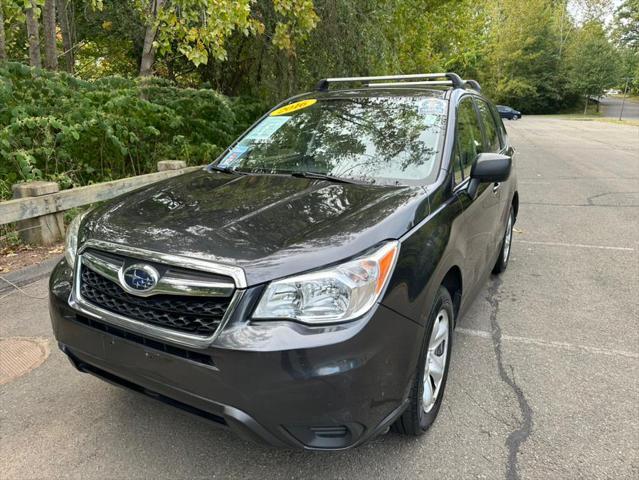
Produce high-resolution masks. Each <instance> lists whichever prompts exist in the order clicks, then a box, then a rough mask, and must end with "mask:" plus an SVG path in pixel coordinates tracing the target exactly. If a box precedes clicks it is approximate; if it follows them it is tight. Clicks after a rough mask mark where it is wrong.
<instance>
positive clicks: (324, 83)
mask: <svg viewBox="0 0 639 480" xmlns="http://www.w3.org/2000/svg"><path fill="white" fill-rule="evenodd" d="M444 78H445V79H446V80H436V79H444ZM384 80H389V81H388V82H384ZM404 80H413V81H410V82H406V81H404ZM353 82H362V83H366V86H367V87H380V86H381V87H388V86H397V85H440V86H441V85H451V86H452V87H453V88H464V81H463V80H462V79H461V78H460V76H459V75H457V74H456V73H452V72H448V73H413V74H409V75H382V76H377V77H340V78H323V79H321V80H320V81H319V82H317V85H316V86H315V89H316V90H318V91H320V92H327V91H328V87H329V85H330V84H332V83H353ZM368 82H373V83H368ZM380 82H381V83H380Z"/></svg>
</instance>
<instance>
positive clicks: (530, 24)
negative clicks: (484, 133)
mask: <svg viewBox="0 0 639 480" xmlns="http://www.w3.org/2000/svg"><path fill="white" fill-rule="evenodd" d="M51 3H55V4H56V6H57V9H58V10H57V20H58V29H57V32H54V33H55V34H56V37H55V38H54V39H53V40H54V41H55V42H57V50H58V53H59V59H60V67H59V68H60V69H65V70H66V71H67V73H56V72H51V71H46V70H42V69H40V68H29V67H27V66H26V64H28V63H31V64H32V65H33V58H32V53H33V49H32V50H29V48H28V47H29V45H30V44H32V46H33V38H32V36H29V35H27V26H28V23H29V22H28V21H26V19H27V17H28V15H27V13H29V12H30V13H31V14H32V15H33V16H34V17H35V18H36V19H37V20H38V22H40V36H41V37H43V36H44V37H46V35H47V32H46V30H45V29H43V28H42V24H43V18H42V17H43V16H44V15H46V12H47V9H46V8H45V7H46V5H47V4H49V5H50V4H51ZM0 14H2V16H1V18H0V26H3V27H4V45H5V48H4V52H5V53H3V51H2V48H1V47H2V35H1V34H2V31H1V30H0V199H2V198H8V197H9V196H10V190H9V188H10V187H9V186H10V185H11V184H12V183H14V182H16V181H23V180H33V179H41V178H42V179H54V180H57V181H59V182H60V183H61V185H62V187H63V188H68V187H70V186H73V185H84V184H87V183H90V182H98V181H103V180H109V179H114V178H119V177H123V176H128V175H135V174H139V173H145V172H149V171H152V170H154V169H155V165H156V162H157V161H158V160H161V159H183V160H186V161H187V162H189V163H190V164H196V163H203V162H207V161H209V160H212V159H213V158H215V157H216V155H218V154H219V153H220V152H221V151H222V150H223V149H224V148H225V147H226V146H227V145H228V144H229V143H230V142H231V141H232V140H233V138H234V137H235V136H236V135H237V134H238V133H240V132H241V131H242V130H243V129H244V128H246V126H248V125H249V124H250V123H251V122H252V121H253V120H255V119H256V118H257V117H258V116H259V115H260V114H261V113H262V112H264V111H265V110H266V109H267V108H268V106H269V105H271V104H273V103H274V102H276V101H279V100H282V99H283V98H286V97H288V96H290V95H292V94H294V93H298V92H301V91H308V90H310V89H312V88H313V86H314V84H315V83H316V82H317V80H318V79H319V78H323V77H327V76H353V75H376V74H389V73H415V72H428V71H455V72H457V73H459V74H460V75H461V76H462V77H464V78H474V79H477V80H478V81H479V82H480V83H481V84H482V86H483V90H484V93H485V94H486V95H487V96H489V97H490V98H492V100H493V101H495V102H496V103H505V104H509V105H511V106H513V107H515V108H517V109H519V110H522V111H523V112H524V113H525V114H528V113H556V112H560V111H566V110H571V109H579V108H581V105H582V104H583V103H584V101H585V99H586V98H588V97H597V96H598V95H601V94H602V93H603V91H604V89H606V88H610V87H617V88H621V89H622V88H624V86H625V79H626V78H628V79H630V80H629V81H628V85H629V87H630V90H631V91H634V92H635V93H639V81H638V80H637V79H638V78H639V0H616V3H612V2H610V1H609V0H526V1H521V0H483V1H476V0H314V1H311V0H241V1H239V2H238V1H232V0H1V1H0ZM62 20H64V21H62ZM149 40H152V42H150V41H149ZM69 46H70V47H69ZM66 47H69V48H66ZM39 48H41V49H42V50H43V51H44V52H45V57H46V50H45V49H44V47H43V46H41V45H38V44H37V43H36V44H35V49H36V50H38V49H39ZM3 55H4V56H3ZM63 60H64V61H63ZM145 60H146V63H147V65H150V70H149V69H146V70H145V69H143V68H142V67H141V64H144V63H145ZM151 74H152V76H149V75H151Z"/></svg>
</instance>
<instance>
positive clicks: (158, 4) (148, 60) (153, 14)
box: [140, 0, 165, 77]
mask: <svg viewBox="0 0 639 480" xmlns="http://www.w3.org/2000/svg"><path fill="white" fill-rule="evenodd" d="M164 2H165V0H150V5H149V16H148V19H147V23H146V32H145V34H144V46H143V47H142V61H141V62H140V76H141V77H149V76H151V75H153V64H154V63H155V47H154V46H153V42H154V41H155V36H156V35H157V33H158V28H157V24H156V20H157V17H158V12H159V11H160V9H161V8H162V5H164Z"/></svg>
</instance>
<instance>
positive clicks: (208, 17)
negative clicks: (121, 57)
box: [139, 0, 318, 76]
mask: <svg viewBox="0 0 639 480" xmlns="http://www.w3.org/2000/svg"><path fill="white" fill-rule="evenodd" d="M272 4H273V8H274V11H275V13H276V14H277V16H278V17H279V19H280V21H278V22H277V24H276V25H275V28H274V32H273V35H272V37H271V41H272V43H273V44H274V45H276V46H277V47H278V48H280V49H282V50H284V51H287V52H290V53H291V52H293V51H294V46H295V41H296V40H297V39H303V38H305V36H306V35H307V33H308V32H309V31H311V30H312V29H313V28H315V25H316V24H317V21H318V17H317V14H316V13H315V10H314V8H313V2H312V0H273V3H272ZM139 5H140V11H141V12H142V15H143V16H144V18H145V19H146V33H145V41H144V48H143V51H142V62H141V64H140V75H141V76H146V75H149V74H150V73H151V71H152V65H153V63H154V61H155V54H156V52H157V53H158V54H160V55H162V56H164V55H168V54H174V55H175V54H178V55H183V56H184V57H186V59H187V60H188V61H189V62H191V63H192V64H194V65H195V66H196V67H197V66H199V65H206V64H207V63H208V62H209V58H210V57H212V58H214V59H216V60H226V58H227V51H226V42H227V40H228V38H229V37H230V36H231V35H232V34H233V33H234V32H241V33H242V35H244V36H249V35H255V34H261V33H263V32H264V24H263V23H262V21H261V20H260V19H259V18H257V17H255V16H253V15H252V8H253V7H254V6H255V2H254V0H146V1H144V2H141V3H139Z"/></svg>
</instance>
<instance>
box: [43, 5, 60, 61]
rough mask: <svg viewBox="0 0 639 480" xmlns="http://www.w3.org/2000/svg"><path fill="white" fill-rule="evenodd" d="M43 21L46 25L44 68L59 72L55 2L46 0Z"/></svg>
mask: <svg viewBox="0 0 639 480" xmlns="http://www.w3.org/2000/svg"><path fill="white" fill-rule="evenodd" d="M42 21H43V23H44V67H45V68H47V69H49V70H57V69H58V49H57V46H56V23H55V0H45V2H44V10H43V14H42Z"/></svg>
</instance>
